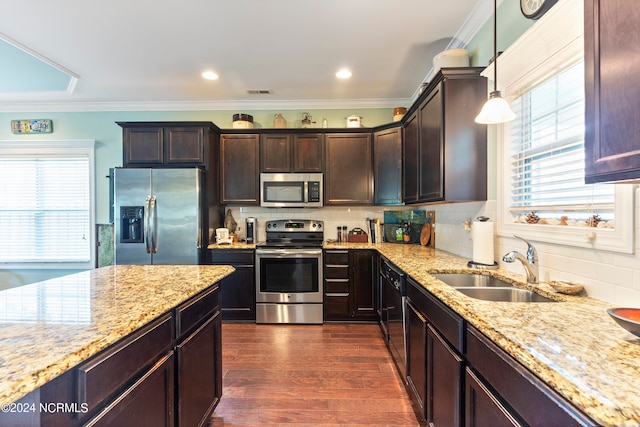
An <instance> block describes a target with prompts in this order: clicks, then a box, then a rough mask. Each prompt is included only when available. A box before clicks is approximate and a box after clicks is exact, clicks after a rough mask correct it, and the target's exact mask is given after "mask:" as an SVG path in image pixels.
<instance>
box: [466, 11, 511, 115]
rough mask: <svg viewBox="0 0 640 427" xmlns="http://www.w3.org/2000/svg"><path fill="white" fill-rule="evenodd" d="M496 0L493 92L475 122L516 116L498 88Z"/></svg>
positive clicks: (496, 13)
mask: <svg viewBox="0 0 640 427" xmlns="http://www.w3.org/2000/svg"><path fill="white" fill-rule="evenodd" d="M497 33H498V0H493V89H494V90H493V92H491V93H490V94H489V99H488V100H487V102H485V103H484V105H483V106H482V110H481V111H480V114H478V115H477V116H476V123H481V124H487V125H492V124H497V123H505V122H508V121H511V120H513V119H515V118H516V115H515V114H514V112H513V111H511V107H509V103H508V102H507V101H506V100H505V99H504V98H503V97H502V93H501V92H500V91H499V90H498V42H497V39H498V36H497Z"/></svg>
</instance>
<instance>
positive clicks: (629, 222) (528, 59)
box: [483, 0, 634, 253]
mask: <svg viewBox="0 0 640 427" xmlns="http://www.w3.org/2000/svg"><path fill="white" fill-rule="evenodd" d="M583 11H584V5H583V2H582V0H563V1H561V2H558V3H557V4H556V5H555V6H554V7H553V8H551V10H550V11H549V12H547V14H545V15H544V16H543V17H542V18H541V19H540V20H538V21H537V22H536V23H535V24H534V25H533V26H531V28H529V30H527V31H526V32H525V33H524V34H523V35H522V36H521V37H520V38H519V39H518V40H516V42H514V43H513V44H512V45H511V46H510V47H509V48H508V49H507V50H505V52H504V53H503V54H502V55H500V57H499V58H498V82H499V85H500V88H499V90H502V93H503V95H504V96H505V98H506V99H507V100H508V101H512V100H513V99H514V98H515V96H517V95H518V94H519V93H521V92H522V89H524V88H527V87H530V86H531V85H533V84H534V83H535V82H537V81H539V80H540V79H542V78H543V77H545V76H547V75H549V73H550V72H551V71H553V70H555V69H558V68H559V67H561V66H563V65H564V64H566V63H567V62H568V61H570V60H571V59H574V58H578V57H580V56H582V55H583V54H584V23H583V16H584V12H583ZM483 75H485V76H487V77H488V78H491V76H493V66H489V67H487V69H486V70H485V71H484V72H483ZM496 138H497V169H498V170H497V186H498V187H497V193H496V197H497V206H498V209H497V224H496V225H497V233H498V235H499V236H505V237H512V236H513V235H517V236H520V237H524V238H526V239H529V240H533V241H539V242H547V243H553V244H559V245H567V246H575V247H582V248H592V249H599V250H607V251H612V252H620V253H633V251H634V241H633V240H634V237H633V235H634V227H633V215H634V200H633V197H634V185H632V184H615V187H616V188H615V208H614V212H615V213H614V214H615V228H614V229H602V228H595V227H569V226H557V225H544V224H535V225H531V224H518V223H514V222H513V217H512V215H511V213H510V212H509V210H508V209H509V206H508V200H509V195H510V188H508V185H509V180H508V177H507V176H506V174H507V173H508V159H507V158H506V157H507V156H508V153H507V150H508V148H507V147H505V125H497V126H496ZM611 185H614V184H611Z"/></svg>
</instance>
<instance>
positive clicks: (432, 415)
mask: <svg viewBox="0 0 640 427" xmlns="http://www.w3.org/2000/svg"><path fill="white" fill-rule="evenodd" d="M463 370H464V362H463V359H462V357H461V356H460V355H459V354H458V353H457V352H456V351H455V350H454V349H453V348H451V346H450V345H449V344H448V343H447V342H446V340H445V339H444V338H443V337H442V336H441V335H440V334H439V333H438V331H437V330H436V329H435V328H434V327H433V325H431V324H430V325H429V326H428V331H427V410H426V413H427V420H428V421H429V424H430V425H432V426H460V425H462V420H463V417H462V396H463V395H462V384H463V383H462V380H463V378H462V375H463Z"/></svg>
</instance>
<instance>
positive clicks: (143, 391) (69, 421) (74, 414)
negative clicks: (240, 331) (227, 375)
mask: <svg viewBox="0 0 640 427" xmlns="http://www.w3.org/2000/svg"><path fill="white" fill-rule="evenodd" d="M221 396H222V341H221V323H220V288H219V286H218V285H217V284H216V285H214V286H212V287H210V288H208V289H206V290H204V291H203V292H201V293H199V294H198V295H196V296H194V297H192V298H190V299H189V300H187V301H185V302H184V303H183V304H181V305H180V306H178V307H177V308H175V309H173V310H171V311H169V312H167V313H165V314H163V315H161V316H160V317H158V318H157V319H155V320H153V321H151V322H150V323H149V324H147V325H145V326H143V327H141V328H140V329H138V330H137V331H135V332H133V333H131V334H130V335H129V336H127V337H125V338H123V339H122V340H120V341H118V342H117V343H115V344H113V345H112V346H110V347H108V348H107V349H105V350H103V351H102V352H100V353H98V354H97V355H95V356H93V357H91V358H90V359H88V360H86V361H84V362H82V363H80V364H79V365H77V366H75V367H73V368H72V369H70V370H68V371H67V372H65V373H63V374H62V375H60V376H59V377H57V378H54V379H53V380H51V381H49V382H48V383H46V384H44V385H43V386H42V387H40V388H39V389H36V390H35V391H33V392H31V393H29V394H28V395H27V396H25V397H24V398H22V399H21V400H20V401H19V402H16V404H20V405H22V407H29V408H31V407H33V408H49V409H46V410H44V411H43V410H40V411H32V412H31V413H20V414H5V413H0V425H1V426H3V427H13V426H16V427H18V426H19V427H22V426H27V425H28V426H32V425H33V426H60V427H77V426H118V427H128V426H131V427H134V426H135V427H172V426H177V427H185V426H186V427H194V426H203V425H206V424H207V423H208V421H209V418H210V417H211V414H212V412H213V410H214V408H215V406H216V404H217V403H218V401H219V400H220V397H221ZM60 408H64V410H61V409H60Z"/></svg>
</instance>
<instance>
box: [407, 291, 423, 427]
mask: <svg viewBox="0 0 640 427" xmlns="http://www.w3.org/2000/svg"><path fill="white" fill-rule="evenodd" d="M405 310H406V311H405V313H406V319H407V323H406V328H407V383H408V384H409V389H410V391H411V392H412V393H413V397H414V398H415V401H416V402H415V403H416V404H417V406H418V408H419V409H418V410H419V412H420V414H421V416H422V418H424V417H425V405H426V402H427V318H426V317H425V316H424V314H422V313H421V312H420V310H418V309H417V308H416V307H415V306H414V305H413V303H412V302H411V301H408V300H407V302H406V304H405Z"/></svg>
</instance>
